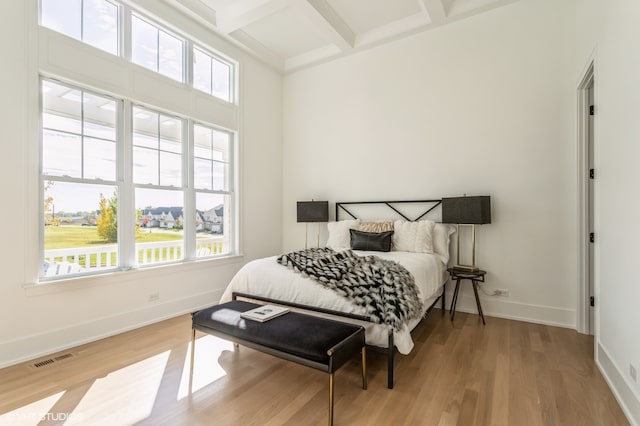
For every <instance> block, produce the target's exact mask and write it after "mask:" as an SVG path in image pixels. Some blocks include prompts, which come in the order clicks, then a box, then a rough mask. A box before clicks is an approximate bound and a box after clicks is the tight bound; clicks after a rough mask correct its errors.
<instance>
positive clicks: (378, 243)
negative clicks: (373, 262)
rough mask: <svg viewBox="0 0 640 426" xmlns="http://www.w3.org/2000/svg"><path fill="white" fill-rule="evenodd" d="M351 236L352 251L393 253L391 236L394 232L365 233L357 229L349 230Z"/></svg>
mask: <svg viewBox="0 0 640 426" xmlns="http://www.w3.org/2000/svg"><path fill="white" fill-rule="evenodd" d="M349 232H350V234H351V249H352V250H365V251H391V236H392V235H393V231H387V232H363V231H358V230H356V229H350V230H349Z"/></svg>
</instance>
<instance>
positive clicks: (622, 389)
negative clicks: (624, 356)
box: [596, 342, 640, 426]
mask: <svg viewBox="0 0 640 426" xmlns="http://www.w3.org/2000/svg"><path fill="white" fill-rule="evenodd" d="M596 365H597V366H598V368H599V369H600V372H601V373H602V375H603V376H604V379H605V380H606V381H607V384H608V385H609V388H610V389H611V392H613V395H614V396H615V397H616V400H617V401H618V404H620V408H622V411H623V412H624V415H625V416H627V420H629V423H631V425H635V426H638V424H640V395H637V394H636V392H635V391H634V388H633V387H632V386H631V385H630V384H629V382H628V380H627V378H626V377H627V375H626V374H624V373H622V372H621V371H620V369H619V368H618V367H617V366H616V365H615V364H614V362H613V360H612V359H611V357H610V356H609V354H608V352H607V351H606V349H605V348H604V347H603V346H602V345H601V344H600V342H598V343H597V344H596ZM623 371H624V370H623Z"/></svg>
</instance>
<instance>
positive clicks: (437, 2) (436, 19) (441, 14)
mask: <svg viewBox="0 0 640 426" xmlns="http://www.w3.org/2000/svg"><path fill="white" fill-rule="evenodd" d="M442 2H443V0H418V3H419V4H420V8H421V9H422V10H423V11H424V12H425V13H426V14H427V15H429V21H430V23H431V24H436V25H437V24H441V23H443V22H444V21H445V20H446V19H447V11H446V10H445V8H444V4H443V3H442Z"/></svg>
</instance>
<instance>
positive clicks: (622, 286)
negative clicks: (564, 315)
mask: <svg viewBox="0 0 640 426" xmlns="http://www.w3.org/2000/svg"><path fill="white" fill-rule="evenodd" d="M576 4H577V5H578V8H577V24H578V25H577V29H578V31H577V37H576V40H577V43H576V52H577V60H576V69H575V72H574V73H575V76H574V78H575V81H577V80H578V79H579V78H580V76H581V73H582V72H584V68H585V67H586V65H587V63H588V62H589V61H590V58H592V57H594V58H595V105H596V116H595V120H596V121H595V125H596V130H595V149H596V164H595V168H596V172H597V179H596V181H595V183H596V192H597V198H596V219H597V223H596V230H595V231H596V236H597V239H596V256H597V258H596V274H597V276H596V301H597V303H596V326H597V330H598V331H597V340H596V360H597V362H598V365H599V366H600V368H601V370H602V371H603V373H604V374H605V377H606V378H607V380H608V382H609V384H610V385H611V386H612V388H613V389H614V392H615V393H616V395H617V397H618V400H620V401H622V402H623V408H624V409H625V411H626V413H627V416H628V417H629V418H630V419H633V420H632V422H635V423H636V424H640V383H638V382H637V381H633V380H632V379H631V377H630V374H629V365H630V364H633V365H634V366H635V368H636V370H638V371H640V332H639V331H638V327H639V326H640V309H638V301H640V286H639V285H638V284H639V283H638V279H637V276H638V274H637V269H638V244H637V237H638V236H640V232H638V229H637V226H635V224H636V223H637V221H638V218H637V213H638V211H640V197H638V195H637V194H638V182H640V170H639V169H638V166H637V163H638V158H640V144H639V143H638V141H639V140H640V126H638V104H640V85H638V78H640V54H638V45H640V26H639V25H638V22H640V3H638V2H637V1H633V0H613V1H607V2H601V1H596V0H582V1H579V2H576ZM638 379H640V373H639V375H638Z"/></svg>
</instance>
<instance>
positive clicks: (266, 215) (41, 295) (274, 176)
mask: <svg viewBox="0 0 640 426" xmlns="http://www.w3.org/2000/svg"><path fill="white" fill-rule="evenodd" d="M140 3H141V4H143V5H144V6H146V7H148V8H150V9H151V10H152V11H153V12H154V13H157V14H158V15H159V16H161V17H164V20H165V21H166V22H167V23H168V24H173V25H175V26H176V27H180V28H184V29H185V30H186V31H188V32H189V33H190V34H191V35H192V36H193V37H197V38H198V39H200V40H201V41H203V42H205V43H207V44H209V45H212V47H214V48H218V49H220V50H221V51H222V52H224V53H226V54H228V55H229V56H231V57H232V58H234V59H236V60H238V61H239V63H240V70H241V76H240V89H241V99H240V106H239V108H228V107H225V106H224V105H222V104H221V103H218V105H215V103H214V104H212V103H210V102H209V103H208V102H206V101H205V102H203V103H198V102H199V101H198V100H195V101H194V103H193V104H187V103H185V108H186V107H189V108H195V111H196V112H195V114H196V115H197V116H198V117H205V118H206V117H207V115H208V114H209V113H211V111H210V110H209V109H210V108H212V109H217V113H216V114H217V115H218V116H219V117H225V118H224V120H225V122H224V124H225V125H227V124H228V125H230V126H231V127H232V128H237V129H238V130H239V132H240V141H239V142H240V156H241V162H240V196H241V198H240V203H241V212H240V214H241V220H240V225H241V230H242V247H243V250H244V253H243V256H238V257H235V258H233V259H228V260H222V261H220V260H213V261H201V262H197V263H191V264H184V265H179V266H171V267H159V268H150V269H147V270H141V271H133V272H126V273H114V274H110V275H107V276H101V277H94V278H82V279H77V280H74V281H70V282H69V281H68V282H66V283H64V284H61V283H54V284H47V285H39V286H36V287H24V285H25V284H28V283H31V282H32V280H33V277H34V275H35V274H36V270H35V269H34V266H35V267H37V258H38V251H37V250H38V248H37V247H38V243H37V241H38V231H37V228H38V214H37V206H38V204H39V203H40V201H39V200H40V197H39V196H38V194H37V190H36V191H34V188H37V180H38V177H37V164H38V159H37V132H38V130H37V122H38V93H37V91H38V88H37V84H38V72H39V71H38V70H39V69H44V68H46V70H47V72H49V73H54V74H55V73H58V72H60V70H61V69H62V68H64V67H65V66H66V67H67V68H68V69H67V70H66V71H65V74H66V75H67V76H71V77H73V76H74V75H78V76H79V77H82V78H85V79H86V78H87V75H91V73H90V72H89V71H90V70H91V69H94V70H95V74H93V75H92V76H91V77H90V78H95V82H96V84H98V83H99V84H104V82H99V78H100V77H101V76H104V74H105V73H107V72H109V71H107V70H106V69H105V67H113V71H112V72H113V73H114V75H115V74H117V73H119V72H124V71H122V68H124V67H123V66H119V64H118V60H117V58H109V56H108V55H106V54H97V55H96V56H95V57H94V56H92V55H90V54H89V53H90V52H92V49H91V48H89V47H86V46H84V45H82V44H81V43H77V42H75V41H71V40H63V39H65V38H64V37H62V36H58V35H57V34H51V33H50V32H48V31H47V30H44V29H38V27H37V8H36V6H35V5H36V4H37V2H36V1H35V0H33V1H24V2H23V1H19V2H8V3H7V4H5V5H3V16H2V23H3V25H2V30H0V31H1V37H0V47H1V48H2V52H3V58H4V59H3V65H2V67H0V73H2V74H1V77H2V78H1V79H0V87H1V92H2V93H3V101H2V102H0V117H2V142H1V143H2V151H3V152H2V156H1V157H0V185H1V187H0V191H1V192H0V194H1V196H2V207H3V208H2V209H0V223H2V224H3V243H2V244H0V262H1V271H2V273H1V278H0V366H4V365H8V364H11V363H15V362H17V361H20V360H26V359H31V358H34V357H37V356H39V355H43V354H47V353H51V352H53V351H55V350H58V349H61V348H67V347H72V346H75V345H77V344H79V343H82V342H86V341H90V340H93V339H96V338H99V337H102V336H107V335H112V334H115V333H117V332H120V331H122V330H126V329H131V328H135V327H137V326H140V325H143V324H147V323H151V322H155V321H158V320H159V319H163V318H168V317H171V316H175V315H178V314H181V313H185V312H189V311H192V310H194V309H196V308H198V307H202V306H207V305H211V304H214V303H216V302H217V301H218V299H219V297H220V295H221V293H222V291H223V289H224V287H225V286H226V284H227V283H228V281H229V280H230V279H231V277H232V276H233V274H234V273H235V272H236V271H237V270H238V269H239V267H240V266H241V265H242V264H243V263H244V262H246V261H248V260H250V259H253V258H257V257H263V256H266V255H272V254H277V253H278V252H280V250H281V246H282V225H281V224H282V220H281V218H282V187H281V182H282V108H281V105H282V77H281V76H280V75H279V74H278V73H276V72H274V71H272V70H270V69H268V68H266V67H265V66H263V65H262V64H260V63H259V62H257V61H255V60H254V59H252V58H251V57H249V56H248V55H246V54H245V53H243V52H241V51H239V50H238V49H236V48H235V47H233V46H232V45H230V44H228V43H227V42H225V41H223V40H221V39H219V38H218V37H216V36H214V35H212V33H211V32H210V31H209V30H206V29H204V28H202V27H200V26H198V25H197V24H195V23H193V22H190V21H189V20H188V19H187V18H186V17H184V16H182V15H180V14H178V13H176V12H174V11H173V10H172V9H170V8H168V6H166V4H164V3H163V2H157V1H147V0H140ZM60 58H66V59H68V61H64V60H63V61H60ZM105 58H106V59H105ZM109 70H111V69H110V68H109ZM145 72H146V71H144V70H142V69H141V71H140V72H139V73H137V72H134V73H133V74H132V73H129V74H127V73H126V72H124V74H123V75H124V76H125V77H124V80H123V83H122V84H120V83H119V84H118V85H114V90H118V87H120V88H122V87H126V85H130V90H131V93H122V94H121V95H123V96H128V97H132V98H134V99H136V98H137V99H138V100H139V101H140V100H147V101H149V102H150V103H151V104H154V105H157V104H158V103H163V102H167V103H170V102H174V104H177V103H178V102H182V101H185V99H182V98H179V97H173V98H172V93H169V92H166V93H161V92H160V91H158V92H157V93H149V89H152V88H153V87H154V83H153V82H152V81H151V80H147V79H146V78H145V77H144V76H145ZM74 73H76V74H74ZM140 76H142V77H143V79H142V80H136V78H139V77H140ZM111 77H114V76H113V75H112V76H111ZM88 84H90V82H89V83H88ZM123 85H124V86H123ZM145 93H146V94H145ZM150 95H152V96H153V97H154V98H153V99H152V98H151V97H149V96H150ZM145 96H147V97H149V98H148V99H146V98H144V97H145ZM194 99H195V98H194ZM194 105H196V106H195V107H194ZM197 105H204V109H200V110H199V111H198V109H197ZM159 106H164V105H159ZM176 112H180V111H179V110H178V111H176ZM152 292H158V293H159V294H160V300H159V301H158V302H153V303H151V302H148V297H149V294H150V293H152Z"/></svg>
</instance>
